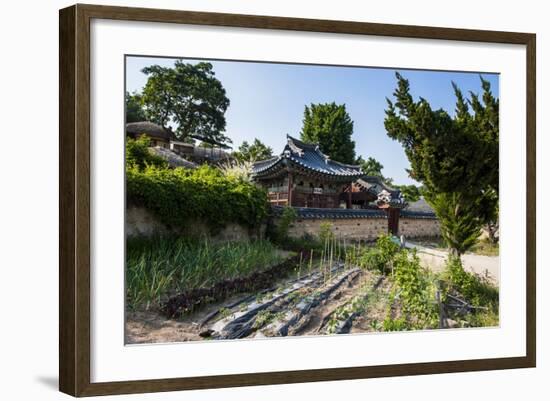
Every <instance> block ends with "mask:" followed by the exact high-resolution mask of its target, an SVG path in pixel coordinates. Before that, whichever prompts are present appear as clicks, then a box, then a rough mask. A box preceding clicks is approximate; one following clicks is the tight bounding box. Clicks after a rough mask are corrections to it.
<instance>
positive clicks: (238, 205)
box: [126, 164, 268, 229]
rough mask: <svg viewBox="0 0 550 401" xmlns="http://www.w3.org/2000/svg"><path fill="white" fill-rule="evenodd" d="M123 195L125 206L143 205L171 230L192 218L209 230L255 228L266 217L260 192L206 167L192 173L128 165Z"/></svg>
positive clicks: (185, 170)
mask: <svg viewBox="0 0 550 401" xmlns="http://www.w3.org/2000/svg"><path fill="white" fill-rule="evenodd" d="M126 196H127V200H128V203H130V204H135V205H139V206H144V207H145V208H146V209H148V210H150V211H151V212H153V213H154V214H155V215H156V216H158V217H159V219H160V220H161V221H162V222H163V223H165V224H167V225H169V226H172V227H178V226H184V225H187V224H189V220H190V219H193V218H195V219H199V220H202V221H204V222H206V223H207V224H208V225H209V226H210V227H211V228H212V229H216V228H220V227H223V226H224V225H226V224H227V223H230V222H233V223H239V224H242V225H245V226H248V227H255V226H258V225H259V224H260V223H262V222H263V221H264V220H265V219H266V217H267V214H268V201H267V195H266V192H265V191H264V190H263V189H260V188H258V187H256V186H255V185H253V184H252V183H250V182H246V181H242V180H238V179H234V178H228V177H225V176H224V175H223V174H222V173H221V172H220V170H219V169H217V168H215V167H210V166H207V165H204V166H201V167H200V168H198V169H193V170H190V169H183V168H176V169H167V168H162V167H157V166H154V165H147V166H146V167H144V168H140V167H139V166H138V165H136V164H134V165H128V166H127V168H126Z"/></svg>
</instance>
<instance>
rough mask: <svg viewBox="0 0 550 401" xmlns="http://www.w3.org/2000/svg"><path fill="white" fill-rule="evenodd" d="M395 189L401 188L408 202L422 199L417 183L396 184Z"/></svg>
mask: <svg viewBox="0 0 550 401" xmlns="http://www.w3.org/2000/svg"><path fill="white" fill-rule="evenodd" d="M394 188H395V189H399V190H400V191H401V193H402V194H403V197H404V198H405V200H406V201H407V202H416V201H418V200H419V199H420V196H421V192H420V188H418V187H417V186H416V185H412V184H411V185H394Z"/></svg>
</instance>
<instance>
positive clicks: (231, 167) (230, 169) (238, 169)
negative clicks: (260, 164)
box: [218, 161, 253, 182]
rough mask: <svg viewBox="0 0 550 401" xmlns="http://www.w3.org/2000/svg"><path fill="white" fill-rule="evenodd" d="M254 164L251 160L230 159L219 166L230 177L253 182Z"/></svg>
mask: <svg viewBox="0 0 550 401" xmlns="http://www.w3.org/2000/svg"><path fill="white" fill-rule="evenodd" d="M252 165H253V163H252V162H250V161H228V162H225V163H223V164H221V165H220V166H219V167H218V168H219V169H220V171H221V172H222V174H223V175H224V176H225V177H227V178H229V179H236V180H239V181H246V182H252Z"/></svg>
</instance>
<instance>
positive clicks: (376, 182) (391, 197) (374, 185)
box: [355, 175, 407, 208]
mask: <svg viewBox="0 0 550 401" xmlns="http://www.w3.org/2000/svg"><path fill="white" fill-rule="evenodd" d="M355 185H357V186H358V187H359V188H360V189H361V190H362V191H365V192H368V193H371V194H373V195H375V196H377V197H378V200H377V204H387V205H389V206H391V207H395V208H404V207H406V206H407V202H406V201H405V199H404V198H403V194H402V193H401V191H400V190H398V189H394V188H392V187H390V186H389V185H388V184H386V183H385V182H384V181H383V180H382V179H381V178H380V177H376V176H370V175H364V176H362V177H361V178H359V179H358V180H357V181H355Z"/></svg>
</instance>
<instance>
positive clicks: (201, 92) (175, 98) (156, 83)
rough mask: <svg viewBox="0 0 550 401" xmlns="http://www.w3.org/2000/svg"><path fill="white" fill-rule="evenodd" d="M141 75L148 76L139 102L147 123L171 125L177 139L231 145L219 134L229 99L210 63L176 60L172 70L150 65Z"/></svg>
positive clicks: (222, 126) (222, 129)
mask: <svg viewBox="0 0 550 401" xmlns="http://www.w3.org/2000/svg"><path fill="white" fill-rule="evenodd" d="M142 72H143V73H144V74H146V75H147V76H148V79H147V83H146V84H145V87H144V88H143V93H142V97H141V101H142V104H143V106H144V108H145V114H146V116H147V119H148V120H149V121H153V122H155V123H157V124H159V125H162V126H163V127H165V128H169V126H174V131H175V135H176V136H177V137H178V138H179V139H181V140H188V139H189V138H194V139H199V140H201V141H204V142H207V143H210V144H215V145H218V146H226V145H227V144H228V143H231V140H230V139H229V138H228V137H226V136H225V135H224V134H223V132H224V131H225V125H226V121H225V112H226V110H227V108H228V107H229V99H228V98H227V96H226V93H225V89H224V87H223V85H222V83H221V82H220V81H219V80H218V79H217V78H216V77H215V73H214V71H213V69H212V64H210V63H204V62H201V63H198V64H189V63H184V62H182V61H176V62H175V64H174V67H161V66H159V65H151V66H149V67H145V68H144V69H143V70H142Z"/></svg>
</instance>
